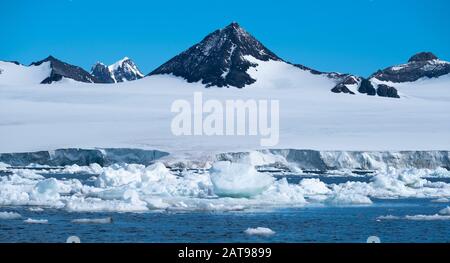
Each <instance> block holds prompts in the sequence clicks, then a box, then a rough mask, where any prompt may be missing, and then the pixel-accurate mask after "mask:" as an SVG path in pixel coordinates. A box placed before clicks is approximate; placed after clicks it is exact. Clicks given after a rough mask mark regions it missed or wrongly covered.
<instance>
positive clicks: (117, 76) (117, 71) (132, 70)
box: [91, 57, 144, 83]
mask: <svg viewBox="0 0 450 263" xmlns="http://www.w3.org/2000/svg"><path fill="white" fill-rule="evenodd" d="M91 74H92V75H93V76H94V77H95V78H97V79H98V81H99V82H100V83H117V82H124V81H131V80H137V79H141V78H143V77H144V74H142V72H141V71H140V70H139V68H138V67H137V66H136V64H135V63H134V62H133V61H132V60H131V59H129V58H128V57H124V58H123V59H121V60H119V61H117V62H116V63H114V64H112V65H110V66H106V65H105V64H103V63H101V62H97V63H96V64H95V65H94V66H93V67H92V69H91Z"/></svg>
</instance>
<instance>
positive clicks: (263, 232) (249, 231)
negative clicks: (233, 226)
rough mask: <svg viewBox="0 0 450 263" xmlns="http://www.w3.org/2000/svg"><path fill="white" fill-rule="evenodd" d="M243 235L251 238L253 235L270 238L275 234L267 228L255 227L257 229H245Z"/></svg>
mask: <svg viewBox="0 0 450 263" xmlns="http://www.w3.org/2000/svg"><path fill="white" fill-rule="evenodd" d="M244 233H245V234H247V235H251V236H254V235H257V236H271V235H274V234H275V231H273V230H272V229H270V228H267V227H257V228H247V230H245V231H244Z"/></svg>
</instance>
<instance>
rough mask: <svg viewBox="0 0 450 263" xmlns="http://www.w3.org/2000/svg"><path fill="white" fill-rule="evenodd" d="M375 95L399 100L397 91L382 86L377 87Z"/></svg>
mask: <svg viewBox="0 0 450 263" xmlns="http://www.w3.org/2000/svg"><path fill="white" fill-rule="evenodd" d="M377 95H378V96H380V97H389V98H400V96H399V95H398V93H397V89H395V88H394V87H390V86H388V85H384V84H380V85H378V88H377Z"/></svg>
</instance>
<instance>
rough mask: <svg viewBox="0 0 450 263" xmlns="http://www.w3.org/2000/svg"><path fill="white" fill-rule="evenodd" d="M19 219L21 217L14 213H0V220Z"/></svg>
mask: <svg viewBox="0 0 450 263" xmlns="http://www.w3.org/2000/svg"><path fill="white" fill-rule="evenodd" d="M19 218H22V216H21V215H20V214H19V213H16V212H0V220H12V219H19Z"/></svg>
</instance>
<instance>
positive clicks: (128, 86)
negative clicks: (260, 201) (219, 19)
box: [0, 56, 450, 159]
mask: <svg viewBox="0 0 450 263" xmlns="http://www.w3.org/2000/svg"><path fill="white" fill-rule="evenodd" d="M246 59H248V60H249V61H253V62H256V63H258V67H257V68H250V69H249V70H248V74H249V76H251V77H252V78H253V79H255V80H256V82H255V83H254V84H252V85H250V86H248V87H246V88H244V89H232V90H230V89H217V88H214V89H205V88H204V85H203V84H201V83H187V82H186V81H185V80H184V79H183V78H178V77H174V76H170V75H156V76H149V77H146V78H143V79H140V80H136V81H131V82H124V83H117V84H112V85H97V84H86V83H55V84H54V85H51V86H48V87H46V88H43V87H42V85H24V86H1V87H0V152H28V151H36V150H51V149H58V148H71V147H80V148H91V147H103V148H114V147H121V148H141V149H159V150H162V151H166V152H169V153H171V154H172V155H171V156H179V157H180V156H181V157H180V158H191V157H192V156H195V158H196V159H200V158H202V157H201V156H210V155H211V154H212V153H220V152H229V151H249V150H255V149H260V148H262V147H261V146H260V137H259V136H175V135H173V134H172V133H171V129H170V127H171V121H172V119H173V117H174V116H175V113H172V112H171V111H170V109H171V105H172V103H173V102H174V100H177V99H184V100H188V101H191V103H192V100H193V93H194V92H202V93H203V99H204V100H207V99H215V100H218V101H220V102H224V101H225V100H227V99H244V100H246V99H254V100H270V99H276V100H279V104H280V143H279V144H278V145H277V146H276V147H273V148H281V149H283V148H289V149H316V150H359V151H366V150H367V151H368V150H386V151H392V150H448V149H449V148H450V137H449V136H448V134H449V132H450V114H448V112H450V95H449V94H450V93H449V92H448V87H450V85H449V83H450V79H449V78H447V77H445V76H444V77H441V78H437V79H432V80H423V81H418V82H416V83H409V84H408V85H405V86H398V85H397V86H396V87H397V88H398V89H399V90H400V94H401V96H402V99H399V100H394V99H390V98H383V97H369V96H366V95H364V94H359V93H357V94H355V95H353V96H349V95H346V94H335V93H332V92H330V89H331V88H332V87H333V85H334V84H335V83H334V81H333V80H332V79H330V78H327V77H324V76H321V75H314V74H309V73H308V72H305V71H302V70H298V69H297V68H296V67H295V66H293V65H289V64H287V63H284V62H282V61H273V60H271V61H260V60H257V59H255V58H252V57H250V56H247V57H246ZM230 91H233V92H230Z"/></svg>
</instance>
